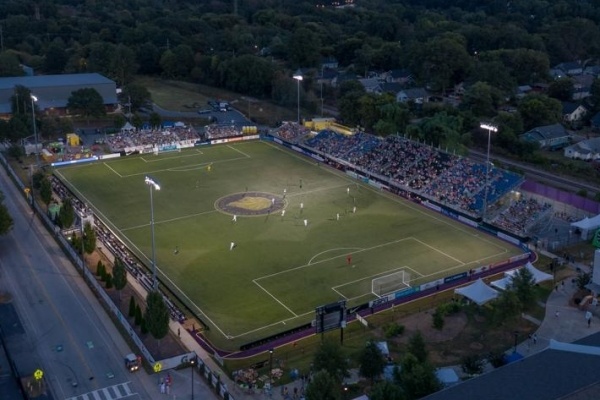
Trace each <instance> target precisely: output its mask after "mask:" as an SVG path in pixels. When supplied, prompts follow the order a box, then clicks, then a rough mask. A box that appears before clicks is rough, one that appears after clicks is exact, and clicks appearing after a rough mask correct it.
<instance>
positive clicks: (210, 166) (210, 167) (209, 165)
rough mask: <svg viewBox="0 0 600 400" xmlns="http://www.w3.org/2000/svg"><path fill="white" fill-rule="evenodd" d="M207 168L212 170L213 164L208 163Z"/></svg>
mask: <svg viewBox="0 0 600 400" xmlns="http://www.w3.org/2000/svg"><path fill="white" fill-rule="evenodd" d="M206 169H207V170H208V172H210V171H211V170H212V164H208V167H206Z"/></svg>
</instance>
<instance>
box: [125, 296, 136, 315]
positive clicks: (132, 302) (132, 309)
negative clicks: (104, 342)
mask: <svg viewBox="0 0 600 400" xmlns="http://www.w3.org/2000/svg"><path fill="white" fill-rule="evenodd" d="M135 308H136V307H135V298H134V297H133V296H131V297H130V298H129V313H128V314H127V315H129V316H130V317H134V316H135Z"/></svg>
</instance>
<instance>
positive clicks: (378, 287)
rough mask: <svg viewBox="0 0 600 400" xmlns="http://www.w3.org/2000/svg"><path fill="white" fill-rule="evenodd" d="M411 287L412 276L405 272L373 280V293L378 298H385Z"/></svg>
mask: <svg viewBox="0 0 600 400" xmlns="http://www.w3.org/2000/svg"><path fill="white" fill-rule="evenodd" d="M409 287H410V274H409V273H408V272H406V271H404V270H402V271H398V272H394V273H392V274H389V275H384V276H380V277H377V278H373V279H372V280H371V292H372V293H373V294H374V295H375V296H377V297H383V296H386V295H388V294H391V293H394V292H397V291H399V290H402V289H407V288H409Z"/></svg>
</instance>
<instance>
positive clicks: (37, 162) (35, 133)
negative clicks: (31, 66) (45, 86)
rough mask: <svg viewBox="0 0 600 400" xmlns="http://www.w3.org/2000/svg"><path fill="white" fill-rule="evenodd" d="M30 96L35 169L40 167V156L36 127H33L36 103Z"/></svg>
mask: <svg viewBox="0 0 600 400" xmlns="http://www.w3.org/2000/svg"><path fill="white" fill-rule="evenodd" d="M30 96H31V116H32V117H33V139H34V140H35V165H36V166H37V167H39V166H40V154H39V152H38V137H37V127H36V125H35V103H36V102H37V101H38V99H37V97H35V96H34V95H30Z"/></svg>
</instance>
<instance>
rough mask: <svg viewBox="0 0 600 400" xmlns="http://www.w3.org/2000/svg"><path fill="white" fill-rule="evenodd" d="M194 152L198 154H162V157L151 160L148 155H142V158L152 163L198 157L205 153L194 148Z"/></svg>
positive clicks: (147, 162)
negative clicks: (147, 157)
mask: <svg viewBox="0 0 600 400" xmlns="http://www.w3.org/2000/svg"><path fill="white" fill-rule="evenodd" d="M194 152H196V153H197V154H186V155H183V154H178V155H176V156H167V155H166V154H161V155H160V158H154V159H151V160H147V159H146V157H144V156H142V157H140V160H142V161H143V162H145V163H146V164H150V163H155V162H161V161H164V160H176V159H178V158H186V157H197V156H198V155H204V153H203V152H202V151H200V150H194ZM169 154H173V153H169ZM155 157H156V156H155Z"/></svg>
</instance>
